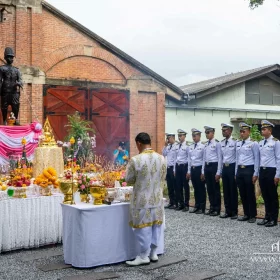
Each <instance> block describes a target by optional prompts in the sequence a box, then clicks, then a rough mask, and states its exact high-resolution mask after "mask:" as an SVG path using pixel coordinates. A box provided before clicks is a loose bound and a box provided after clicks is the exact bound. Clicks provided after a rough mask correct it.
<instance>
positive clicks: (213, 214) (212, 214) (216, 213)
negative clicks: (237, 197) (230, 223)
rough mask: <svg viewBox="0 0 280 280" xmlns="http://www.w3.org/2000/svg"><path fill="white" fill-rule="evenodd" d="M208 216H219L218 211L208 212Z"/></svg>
mask: <svg viewBox="0 0 280 280" xmlns="http://www.w3.org/2000/svg"><path fill="white" fill-rule="evenodd" d="M209 215H210V216H213V217H214V216H219V212H217V211H213V212H211V213H210V214H209Z"/></svg>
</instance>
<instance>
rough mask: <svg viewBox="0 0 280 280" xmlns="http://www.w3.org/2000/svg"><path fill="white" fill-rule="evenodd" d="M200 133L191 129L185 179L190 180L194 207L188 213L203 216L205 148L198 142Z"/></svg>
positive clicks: (204, 201)
mask: <svg viewBox="0 0 280 280" xmlns="http://www.w3.org/2000/svg"><path fill="white" fill-rule="evenodd" d="M200 137H201V131H200V130H198V129H196V128H193V129H192V138H193V142H194V143H193V144H191V145H190V146H189V154H188V173H187V179H188V180H189V179H191V180H192V185H193V188H194V199H195V206H194V208H193V209H192V210H190V213H196V214H203V213H204V212H205V204H206V190H205V180H204V179H203V180H202V174H201V170H202V165H203V154H204V148H205V146H204V145H203V144H202V143H201V141H200Z"/></svg>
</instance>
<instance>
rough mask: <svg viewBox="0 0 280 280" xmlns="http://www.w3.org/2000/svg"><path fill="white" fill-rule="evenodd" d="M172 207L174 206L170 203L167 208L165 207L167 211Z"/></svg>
mask: <svg viewBox="0 0 280 280" xmlns="http://www.w3.org/2000/svg"><path fill="white" fill-rule="evenodd" d="M170 207H173V204H171V203H169V204H168V205H167V206H165V207H164V208H165V209H169V208H170Z"/></svg>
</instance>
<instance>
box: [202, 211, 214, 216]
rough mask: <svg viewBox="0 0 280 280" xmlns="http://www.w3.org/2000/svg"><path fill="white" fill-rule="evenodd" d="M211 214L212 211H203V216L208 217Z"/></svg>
mask: <svg viewBox="0 0 280 280" xmlns="http://www.w3.org/2000/svg"><path fill="white" fill-rule="evenodd" d="M212 212H213V211H212V210H208V211H205V213H204V215H210V214H211V213H212Z"/></svg>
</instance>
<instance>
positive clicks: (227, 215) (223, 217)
mask: <svg viewBox="0 0 280 280" xmlns="http://www.w3.org/2000/svg"><path fill="white" fill-rule="evenodd" d="M229 217H231V216H230V215H229V214H227V213H224V214H223V215H220V218H222V219H226V218H229Z"/></svg>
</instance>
